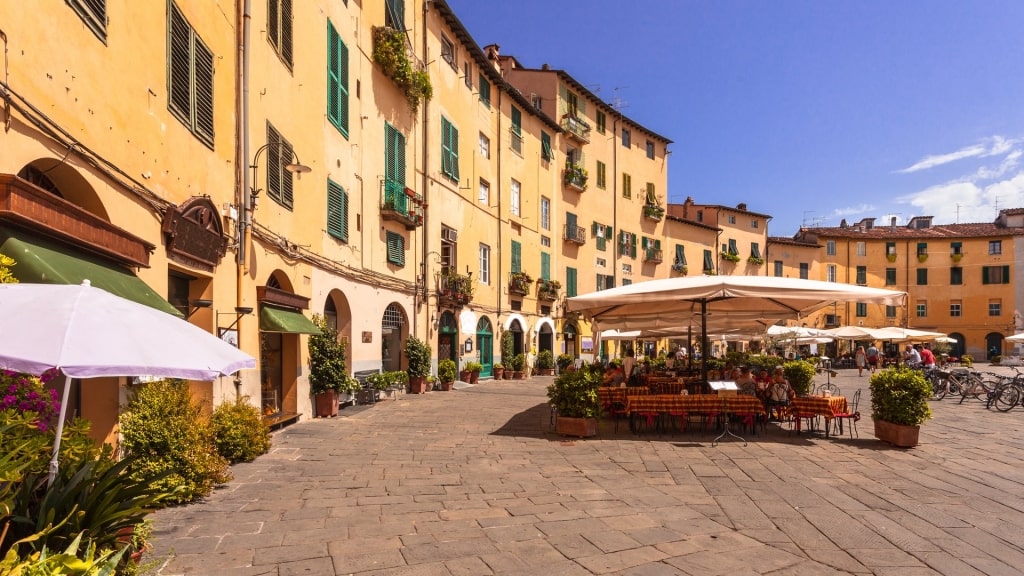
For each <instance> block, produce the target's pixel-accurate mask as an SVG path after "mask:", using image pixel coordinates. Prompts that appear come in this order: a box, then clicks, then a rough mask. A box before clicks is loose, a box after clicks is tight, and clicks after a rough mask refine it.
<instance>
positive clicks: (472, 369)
mask: <svg viewBox="0 0 1024 576" xmlns="http://www.w3.org/2000/svg"><path fill="white" fill-rule="evenodd" d="M483 369H484V365H483V364H481V363H479V362H466V371H468V372H469V380H468V382H469V383H470V384H476V383H477V382H478V381H479V380H480V372H481V371H483Z"/></svg>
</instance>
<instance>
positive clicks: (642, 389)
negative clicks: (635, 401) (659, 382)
mask: <svg viewBox="0 0 1024 576" xmlns="http://www.w3.org/2000/svg"><path fill="white" fill-rule="evenodd" d="M649 392H650V390H649V389H648V388H647V386H630V387H628V388H626V387H619V386H601V387H599V388H598V389H597V399H598V400H599V401H600V402H601V406H611V405H612V404H625V403H626V397H627V396H636V395H641V394H648V393H649Z"/></svg>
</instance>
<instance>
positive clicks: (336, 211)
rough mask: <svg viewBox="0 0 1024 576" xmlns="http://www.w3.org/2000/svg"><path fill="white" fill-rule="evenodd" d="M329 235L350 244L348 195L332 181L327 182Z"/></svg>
mask: <svg viewBox="0 0 1024 576" xmlns="http://www.w3.org/2000/svg"><path fill="white" fill-rule="evenodd" d="M327 233H328V234H330V235H331V236H333V237H335V238H337V239H338V240H341V241H342V242H348V194H347V193H346V192H345V189H344V188H342V187H341V186H339V185H337V184H335V183H334V182H331V181H330V180H328V181H327Z"/></svg>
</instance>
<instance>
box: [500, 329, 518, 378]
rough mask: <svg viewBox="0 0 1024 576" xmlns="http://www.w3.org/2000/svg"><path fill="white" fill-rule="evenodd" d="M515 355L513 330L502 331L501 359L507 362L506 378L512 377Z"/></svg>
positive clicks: (504, 362)
mask: <svg viewBox="0 0 1024 576" xmlns="http://www.w3.org/2000/svg"><path fill="white" fill-rule="evenodd" d="M514 355H515V348H514V343H513V341H512V332H510V331H508V330H505V331H504V332H502V333H501V361H502V363H503V364H505V379H506V380H509V379H511V378H512V359H513V358H512V357H513V356H514Z"/></svg>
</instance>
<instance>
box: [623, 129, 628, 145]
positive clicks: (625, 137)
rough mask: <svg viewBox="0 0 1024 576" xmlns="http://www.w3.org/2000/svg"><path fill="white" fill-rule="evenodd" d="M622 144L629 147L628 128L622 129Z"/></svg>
mask: <svg viewBox="0 0 1024 576" xmlns="http://www.w3.org/2000/svg"><path fill="white" fill-rule="evenodd" d="M622 146H623V148H629V146H630V143H629V130H628V129H626V128H623V129H622Z"/></svg>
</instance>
